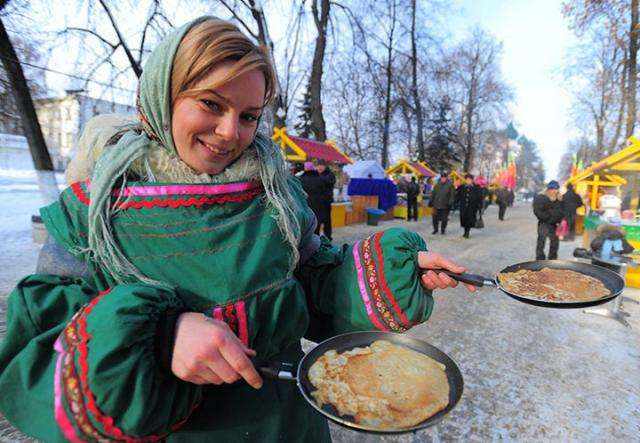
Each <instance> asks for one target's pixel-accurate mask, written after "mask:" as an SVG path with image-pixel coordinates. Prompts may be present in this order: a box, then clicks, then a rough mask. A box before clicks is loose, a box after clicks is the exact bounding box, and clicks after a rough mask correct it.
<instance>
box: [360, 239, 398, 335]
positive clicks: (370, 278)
mask: <svg viewBox="0 0 640 443" xmlns="http://www.w3.org/2000/svg"><path fill="white" fill-rule="evenodd" d="M371 241H372V237H369V238H367V239H366V240H365V241H364V242H363V245H362V250H363V253H362V255H363V257H364V268H365V271H366V274H367V284H368V286H369V290H370V292H371V295H372V297H373V305H374V306H375V308H376V310H377V311H378V313H379V314H380V317H382V320H383V321H384V322H385V324H386V325H387V326H388V327H389V329H391V330H392V331H397V332H404V331H406V328H404V327H403V326H402V325H399V324H398V322H397V321H396V319H395V318H394V317H393V314H392V313H391V312H390V310H389V307H388V306H387V303H386V302H385V300H384V298H383V297H382V293H381V291H380V285H379V284H378V273H377V272H376V267H375V263H374V260H373V255H372V254H371Z"/></svg>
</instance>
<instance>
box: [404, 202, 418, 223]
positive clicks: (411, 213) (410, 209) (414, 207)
mask: <svg viewBox="0 0 640 443" xmlns="http://www.w3.org/2000/svg"><path fill="white" fill-rule="evenodd" d="M412 218H413V219H414V220H415V221H418V200H407V220H411V219H412Z"/></svg>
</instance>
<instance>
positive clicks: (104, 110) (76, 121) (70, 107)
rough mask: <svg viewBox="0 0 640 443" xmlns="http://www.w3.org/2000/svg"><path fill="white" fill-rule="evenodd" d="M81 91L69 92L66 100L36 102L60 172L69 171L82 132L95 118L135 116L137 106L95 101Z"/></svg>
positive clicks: (52, 156) (48, 99)
mask: <svg viewBox="0 0 640 443" xmlns="http://www.w3.org/2000/svg"><path fill="white" fill-rule="evenodd" d="M80 92H81V91H67V95H65V96H64V97H58V98H45V99H40V100H35V102H34V105H35V107H36V113H37V114H38V121H39V122H40V127H41V129H42V135H43V136H44V139H45V141H46V143H47V148H48V149H49V154H50V155H51V161H52V162H53V166H54V168H55V169H56V170H64V169H65V168H66V166H67V164H68V163H69V160H70V159H71V156H72V155H73V149H74V148H75V145H76V142H77V141H78V137H79V136H80V131H81V130H82V128H84V125H85V123H86V122H87V121H88V120H89V119H90V118H91V117H93V116H95V115H98V114H125V115H134V114H135V108H134V107H133V106H129V105H123V104H119V103H114V102H110V101H107V100H101V99H96V98H92V97H89V96H86V95H83V94H81V93H80Z"/></svg>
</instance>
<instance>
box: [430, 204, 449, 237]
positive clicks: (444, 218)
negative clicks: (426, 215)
mask: <svg viewBox="0 0 640 443" xmlns="http://www.w3.org/2000/svg"><path fill="white" fill-rule="evenodd" d="M448 221H449V210H448V209H435V208H434V209H433V230H434V231H438V224H439V223H441V225H440V232H442V233H443V234H444V231H445V230H446V229H447V222H448Z"/></svg>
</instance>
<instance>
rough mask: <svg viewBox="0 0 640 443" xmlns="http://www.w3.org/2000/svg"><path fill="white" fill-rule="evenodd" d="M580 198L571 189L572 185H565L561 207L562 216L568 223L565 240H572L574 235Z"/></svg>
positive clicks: (580, 204)
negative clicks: (562, 210)
mask: <svg viewBox="0 0 640 443" xmlns="http://www.w3.org/2000/svg"><path fill="white" fill-rule="evenodd" d="M583 205H584V203H582V198H581V197H580V196H579V195H578V194H576V191H574V190H573V185H572V184H571V183H569V184H568V185H567V192H565V193H564V195H563V196H562V208H563V209H564V218H566V219H567V224H568V225H569V236H568V238H567V240H573V239H575V237H576V210H577V209H578V208H579V207H581V206H583Z"/></svg>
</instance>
